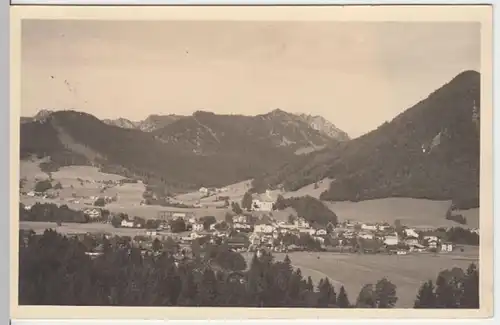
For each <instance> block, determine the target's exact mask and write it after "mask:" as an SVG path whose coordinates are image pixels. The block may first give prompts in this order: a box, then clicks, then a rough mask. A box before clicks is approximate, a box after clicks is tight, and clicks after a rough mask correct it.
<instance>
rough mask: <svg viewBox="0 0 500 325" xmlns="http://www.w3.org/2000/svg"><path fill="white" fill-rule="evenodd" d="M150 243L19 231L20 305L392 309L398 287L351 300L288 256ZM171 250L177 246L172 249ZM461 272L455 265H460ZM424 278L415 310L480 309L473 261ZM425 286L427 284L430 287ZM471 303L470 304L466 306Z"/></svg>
mask: <svg viewBox="0 0 500 325" xmlns="http://www.w3.org/2000/svg"><path fill="white" fill-rule="evenodd" d="M155 242H156V244H155V243H153V246H152V249H151V252H152V253H151V254H141V250H140V249H138V248H136V247H134V246H133V245H131V244H130V242H129V241H116V240H115V241H114V242H113V241H111V240H108V239H105V238H103V239H102V244H101V246H102V251H103V254H102V255H100V256H98V257H95V258H91V257H89V256H88V255H86V251H88V245H85V244H84V243H83V242H82V241H80V240H78V239H77V238H68V237H65V236H62V235H60V234H58V233H57V232H55V231H53V230H46V231H45V232H44V234H43V235H35V234H33V233H29V234H28V235H20V242H19V303H20V304H21V305H79V306H226V307H229V306H241V307H309V308H351V307H357V308H392V307H394V306H395V304H396V302H397V293H396V289H397V288H396V286H395V285H394V284H392V283H391V282H390V281H389V280H388V279H385V278H384V279H381V280H380V281H378V282H377V283H376V284H375V285H371V284H368V285H365V286H364V287H363V289H362V290H361V292H360V293H359V296H358V297H357V299H356V300H355V301H352V302H351V301H350V300H349V297H348V296H347V293H346V289H345V288H344V287H341V288H340V289H339V290H338V292H337V291H336V288H335V287H334V286H333V285H332V283H331V281H330V280H329V279H328V278H325V279H322V280H321V281H320V282H319V283H318V284H317V285H316V286H315V285H314V284H313V282H312V279H311V278H310V277H307V278H306V277H304V276H303V275H302V273H301V270H300V269H294V268H293V267H292V261H291V260H290V258H289V257H288V256H286V257H285V259H284V260H283V261H276V260H275V259H274V258H273V256H272V255H271V254H268V253H263V254H262V255H260V256H259V255H257V254H255V255H254V256H253V257H252V260H251V262H250V263H249V265H248V266H247V265H246V262H245V260H244V258H243V257H242V256H241V255H240V254H239V253H236V252H232V251H231V250H230V248H229V246H228V245H227V244H224V243H222V244H220V245H214V244H211V243H204V244H203V245H201V244H200V243H197V244H195V245H193V247H192V256H191V257H190V258H186V255H181V256H182V257H179V254H178V253H175V251H177V252H178V247H176V245H173V246H172V245H170V246H169V247H168V248H167V247H165V246H164V245H163V244H161V243H160V242H159V241H155ZM172 248H175V249H174V250H172ZM458 270H460V269H458ZM458 270H457V269H453V270H451V271H447V272H445V273H443V272H442V274H440V275H439V277H438V281H437V282H436V286H435V287H434V286H433V285H432V284H429V282H426V283H425V284H424V285H423V286H422V288H421V290H420V291H419V293H418V297H417V300H416V303H415V307H416V308H440V307H442V308H477V307H474V306H478V301H479V294H478V292H479V291H478V273H477V269H476V268H475V266H473V265H471V267H469V269H468V270H467V271H466V272H463V271H462V272H461V273H460V272H459V271H458ZM429 286H430V288H431V289H429ZM471 306H472V307H471Z"/></svg>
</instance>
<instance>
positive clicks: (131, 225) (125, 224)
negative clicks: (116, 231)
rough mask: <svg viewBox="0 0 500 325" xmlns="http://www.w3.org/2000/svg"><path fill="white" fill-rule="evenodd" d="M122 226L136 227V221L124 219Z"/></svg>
mask: <svg viewBox="0 0 500 325" xmlns="http://www.w3.org/2000/svg"><path fill="white" fill-rule="evenodd" d="M121 226H122V227H125V228H133V227H134V222H133V221H129V220H127V219H123V220H122V223H121Z"/></svg>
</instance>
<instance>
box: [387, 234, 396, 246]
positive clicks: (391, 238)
mask: <svg viewBox="0 0 500 325" xmlns="http://www.w3.org/2000/svg"><path fill="white" fill-rule="evenodd" d="M398 242H399V237H398V234H394V235H389V236H385V238H384V244H385V245H387V246H395V245H397V244H398Z"/></svg>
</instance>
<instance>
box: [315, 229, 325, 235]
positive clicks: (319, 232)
mask: <svg viewBox="0 0 500 325" xmlns="http://www.w3.org/2000/svg"><path fill="white" fill-rule="evenodd" d="M326 234H327V232H326V230H325V229H318V230H316V236H326Z"/></svg>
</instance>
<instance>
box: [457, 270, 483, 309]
mask: <svg viewBox="0 0 500 325" xmlns="http://www.w3.org/2000/svg"><path fill="white" fill-rule="evenodd" d="M460 307H461V308H479V272H478V270H477V267H476V265H475V264H474V263H472V264H471V265H469V267H468V268H467V272H466V274H465V278H464V280H463V295H462V297H461V299H460Z"/></svg>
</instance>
